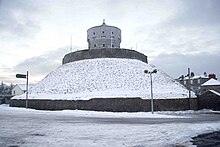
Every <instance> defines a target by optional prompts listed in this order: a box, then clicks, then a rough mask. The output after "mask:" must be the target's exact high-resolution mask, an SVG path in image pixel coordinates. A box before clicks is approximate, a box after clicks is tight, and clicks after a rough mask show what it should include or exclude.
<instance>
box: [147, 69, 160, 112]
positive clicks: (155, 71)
mask: <svg viewBox="0 0 220 147" xmlns="http://www.w3.org/2000/svg"><path fill="white" fill-rule="evenodd" d="M144 73H146V74H150V87H151V93H150V95H151V112H152V114H154V101H153V81H152V74H153V73H157V70H156V69H154V70H153V71H148V70H144Z"/></svg>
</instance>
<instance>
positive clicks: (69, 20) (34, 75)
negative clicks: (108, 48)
mask: <svg viewBox="0 0 220 147" xmlns="http://www.w3.org/2000/svg"><path fill="white" fill-rule="evenodd" d="M103 19H105V22H106V24H108V25H113V26H117V27H119V28H120V29H121V30H122V43H121V47H122V48H128V49H131V48H132V49H135V50H137V51H139V52H142V53H144V54H145V55H147V56H148V59H149V63H150V64H154V65H155V66H156V67H157V68H159V69H161V70H163V71H165V72H166V73H167V74H168V75H170V76H171V77H173V78H177V77H179V76H180V75H182V74H186V73H187V68H188V67H190V68H191V70H192V71H193V72H194V73H195V74H198V75H202V74H203V72H205V71H206V72H207V73H215V74H216V75H217V77H219V78H220V66H219V63H220V1H219V0H0V81H4V82H9V83H10V82H13V83H15V84H16V83H22V82H25V81H24V80H22V79H16V78H15V74H16V73H26V71H27V70H28V71H29V73H30V81H31V82H32V83H35V82H38V81H40V80H41V79H42V78H44V77H45V76H46V75H47V74H48V73H50V72H51V71H53V70H55V69H56V68H57V67H59V66H60V65H61V62H62V58H63V56H64V55H65V54H67V53H69V45H70V36H72V40H73V51H76V50H81V49H86V48H88V47H87V46H88V45H87V40H86V36H87V35H86V33H87V32H86V31H87V29H89V28H90V27H93V26H97V25H101V24H102V21H103Z"/></svg>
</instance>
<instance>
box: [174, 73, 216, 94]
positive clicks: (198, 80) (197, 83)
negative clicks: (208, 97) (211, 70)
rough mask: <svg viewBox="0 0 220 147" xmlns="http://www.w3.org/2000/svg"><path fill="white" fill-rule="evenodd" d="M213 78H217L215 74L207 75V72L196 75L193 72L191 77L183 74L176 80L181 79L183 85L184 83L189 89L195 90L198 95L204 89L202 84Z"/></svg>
mask: <svg viewBox="0 0 220 147" xmlns="http://www.w3.org/2000/svg"><path fill="white" fill-rule="evenodd" d="M211 78H215V79H216V76H215V74H209V75H207V74H206V72H205V73H204V75H201V76H197V75H194V73H193V72H192V73H191V76H190V78H189V76H188V75H187V76H183V75H182V76H181V77H180V78H179V79H176V80H177V81H179V82H180V83H181V84H182V85H184V86H185V87H186V88H187V89H190V90H192V91H193V92H195V94H196V95H200V94H201V93H202V89H201V86H202V84H204V83H205V82H207V81H208V80H210V79H211Z"/></svg>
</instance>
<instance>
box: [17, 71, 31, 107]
mask: <svg viewBox="0 0 220 147" xmlns="http://www.w3.org/2000/svg"><path fill="white" fill-rule="evenodd" d="M16 78H23V79H26V104H25V107H26V109H27V108H28V71H27V74H26V75H24V74H16Z"/></svg>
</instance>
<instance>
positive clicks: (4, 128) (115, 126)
mask: <svg viewBox="0 0 220 147" xmlns="http://www.w3.org/2000/svg"><path fill="white" fill-rule="evenodd" d="M76 113H79V114H78V115H76ZM107 113H109V112H107ZM0 114H1V118H4V119H0V123H1V126H0V128H1V129H0V134H1V135H0V146H13V145H14V146H15V145H18V146H21V147H27V146H32V147H38V146H41V147H46V146H53V147H59V146H67V147H68V146H69V147H70V146H74V147H81V146H87V147H103V146H105V147H112V146H114V147H122V146H124V147H149V146H150V147H151V146H152V147H154V146H157V147H164V146H165V147H166V146H167V147H168V146H177V145H180V146H192V144H191V143H190V142H189V141H190V139H191V137H193V136H196V135H198V134H202V133H207V132H212V131H217V130H220V122H219V121H215V122H199V123H193V122H192V123H191V122H190V123H155V124H147V123H146V124H145V123H143V124H142V123H137V124H136V123H125V122H122V123H120V121H119V122H117V123H112V122H111V119H107V121H104V122H102V121H99V120H97V119H96V118H92V117H91V114H92V116H93V117H100V116H101V117H102V120H105V117H106V114H105V112H103V113H99V112H88V113H87V112H82V111H56V112H54V111H53V112H52V111H38V110H31V109H27V110H26V109H24V108H9V107H6V106H2V105H0ZM85 114H88V116H89V117H86V115H85ZM134 114H137V115H138V116H141V117H140V118H139V119H149V120H151V119H153V117H154V116H158V117H162V120H163V119H165V118H166V119H173V118H169V116H168V117H167V116H165V115H158V114H154V115H151V114H149V113H146V115H147V116H152V118H150V117H149V118H142V114H139V113H134ZM114 115H118V117H117V118H115V119H118V120H121V118H120V117H123V116H124V115H127V116H128V114H125V113H121V114H119V113H109V115H107V117H109V118H110V117H111V116H113V117H114ZM76 116H77V117H76ZM119 116H120V117H119ZM127 116H125V117H127ZM164 116H165V118H163V117H164ZM128 117H129V118H132V117H133V118H134V119H137V117H136V116H134V115H133V114H132V115H129V116H128ZM112 119H114V118H112ZM177 119H178V118H177ZM188 119H189V118H188Z"/></svg>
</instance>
